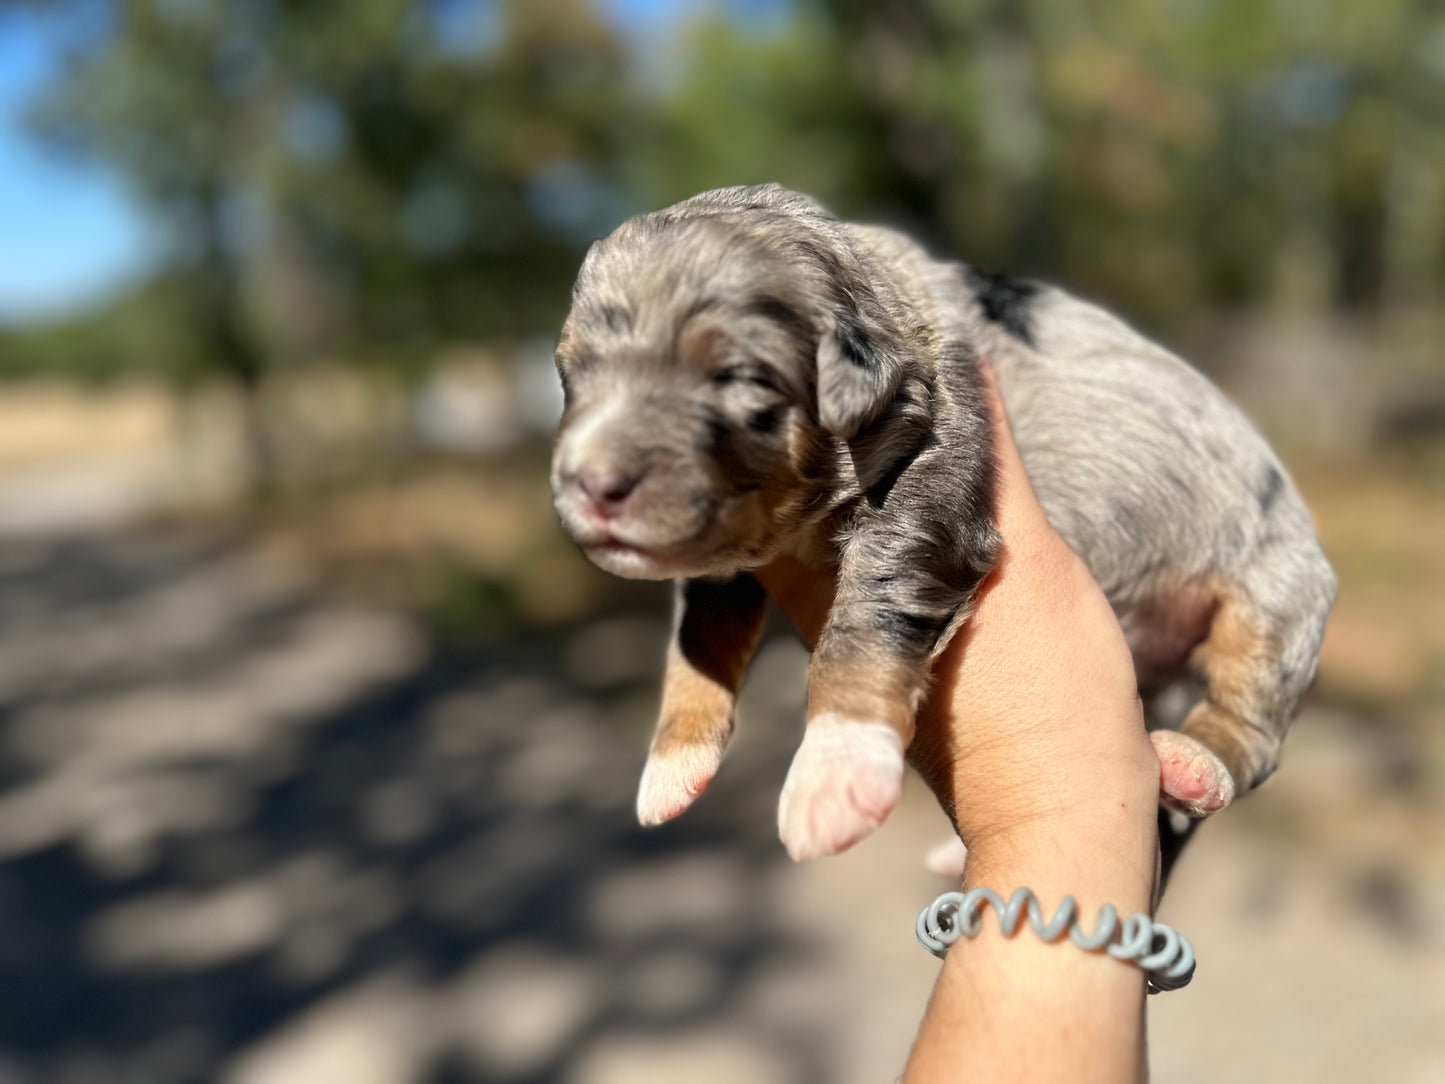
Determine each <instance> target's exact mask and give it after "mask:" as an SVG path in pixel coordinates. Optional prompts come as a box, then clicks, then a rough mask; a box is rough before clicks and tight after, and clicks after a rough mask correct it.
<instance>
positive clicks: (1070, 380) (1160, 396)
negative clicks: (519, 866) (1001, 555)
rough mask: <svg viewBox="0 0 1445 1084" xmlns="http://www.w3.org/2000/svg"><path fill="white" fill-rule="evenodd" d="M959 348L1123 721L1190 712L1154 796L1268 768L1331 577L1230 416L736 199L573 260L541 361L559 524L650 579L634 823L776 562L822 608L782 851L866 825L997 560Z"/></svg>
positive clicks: (1158, 370) (1152, 349)
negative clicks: (669, 598)
mask: <svg viewBox="0 0 1445 1084" xmlns="http://www.w3.org/2000/svg"><path fill="white" fill-rule="evenodd" d="M980 358H987V359H988V360H989V362H990V363H991V364H992V365H993V367H994V369H995V371H996V372H997V375H998V380H999V383H1000V386H1001V389H1002V393H1003V397H1004V401H1005V405H1006V407H1007V409H1008V412H1009V417H1010V421H1011V423H1012V426H1013V432H1014V438H1015V441H1016V442H1017V444H1018V447H1019V452H1020V455H1021V456H1022V458H1023V461H1024V465H1025V467H1026V469H1027V470H1028V473H1029V476H1030V478H1031V479H1032V481H1033V484H1034V487H1035V490H1036V491H1037V493H1038V497H1039V500H1040V502H1041V503H1042V505H1043V508H1044V511H1045V513H1046V514H1047V515H1048V518H1049V520H1050V522H1051V523H1052V524H1053V525H1054V527H1055V528H1056V529H1057V530H1058V531H1059V533H1060V534H1061V535H1062V536H1063V538H1064V539H1065V541H1066V542H1067V543H1068V544H1069V545H1070V546H1071V547H1072V548H1073V549H1074V551H1075V552H1076V553H1078V554H1079V556H1080V557H1081V558H1083V560H1084V561H1085V563H1086V564H1087V565H1088V567H1089V569H1090V571H1091V572H1092V573H1093V575H1094V577H1095V579H1097V580H1098V582H1099V584H1100V586H1101V587H1102V588H1103V589H1104V592H1105V593H1106V595H1107V596H1108V598H1109V600H1110V602H1111V603H1112V604H1113V606H1114V609H1115V612H1116V613H1117V615H1118V617H1119V620H1120V622H1121V624H1122V626H1123V628H1124V631H1125V633H1126V635H1127V637H1128V640H1129V644H1130V647H1131V649H1132V651H1133V653H1134V658H1135V663H1136V667H1137V669H1138V672H1139V677H1140V684H1141V691H1142V692H1143V693H1144V694H1145V696H1146V701H1147V700H1148V699H1149V698H1152V697H1153V696H1154V694H1161V693H1163V692H1164V691H1166V690H1169V689H1174V688H1178V687H1180V685H1181V683H1186V685H1187V687H1190V688H1194V689H1196V690H1197V694H1196V697H1195V699H1196V701H1197V702H1196V703H1194V704H1193V706H1192V707H1191V708H1189V710H1188V711H1187V712H1186V713H1185V714H1183V716H1182V718H1178V719H1174V720H1163V721H1164V722H1172V723H1175V724H1177V726H1176V729H1173V730H1168V731H1162V732H1160V733H1158V734H1156V746H1157V747H1158V748H1159V751H1160V755H1161V763H1162V771H1161V801H1162V803H1163V804H1164V805H1165V806H1166V808H1168V809H1172V810H1175V811H1179V812H1182V813H1184V814H1187V815H1188V816H1190V817H1200V816H1204V815H1206V814H1208V813H1211V812H1214V811H1215V810H1217V809H1219V808H1222V807H1223V806H1224V805H1226V804H1228V802H1229V801H1230V800H1232V798H1233V797H1234V796H1235V795H1237V794H1240V793H1243V792H1245V791H1247V790H1248V789H1250V788H1251V787H1253V786H1255V785H1257V784H1258V783H1259V782H1260V781H1261V780H1263V779H1264V778H1265V777H1266V776H1267V775H1268V774H1269V773H1270V772H1271V771H1272V770H1273V769H1274V767H1275V765H1276V763H1277V762H1278V758H1279V749H1280V743H1281V741H1282V740H1283V737H1284V733H1285V730H1286V728H1287V726H1288V724H1289V722H1290V719H1291V718H1292V716H1293V714H1294V711H1295V708H1296V705H1297V703H1298V701H1299V698H1300V696H1301V694H1302V693H1303V692H1304V690H1305V689H1306V688H1307V687H1308V686H1309V684H1310V683H1311V681H1312V680H1313V677H1314V672H1315V665H1316V658H1317V655H1318V651H1319V645H1320V639H1321V636H1322V633H1323V627H1324V620H1325V616H1326V614H1327V613H1328V611H1329V608H1330V606H1331V604H1332V601H1333V598H1334V593H1335V581H1334V577H1333V574H1332V573H1331V571H1330V568H1329V565H1328V563H1327V562H1326V560H1325V558H1324V555H1323V553H1322V552H1321V550H1320V547H1319V544H1318V541H1317V540H1316V538H1315V534H1314V530H1313V526H1312V524H1311V522H1310V518H1309V514H1308V512H1307V511H1306V509H1305V507H1304V505H1303V503H1302V501H1301V500H1300V498H1299V496H1298V494H1297V493H1296V491H1295V489H1294V487H1293V486H1292V484H1291V483H1290V481H1289V479H1288V476H1287V475H1286V473H1285V471H1284V469H1283V467H1282V466H1281V465H1280V463H1279V461H1278V460H1277V459H1276V457H1275V456H1274V454H1273V453H1272V452H1271V450H1270V449H1269V447H1268V446H1267V445H1266V443H1265V442H1264V440H1263V439H1262V438H1261V437H1260V436H1259V435H1258V433H1257V432H1256V431H1255V430H1254V429H1253V427H1252V426H1251V425H1250V424H1249V422H1248V421H1247V420H1246V419H1245V418H1244V417H1243V415H1241V414H1240V413H1239V411H1237V410H1236V409H1235V408H1234V407H1233V406H1231V405H1230V404H1229V403H1228V401H1227V400H1225V398H1224V397H1223V396H1222V395H1221V394H1220V393H1219V392H1218V391H1217V390H1216V389H1215V388H1214V387H1213V385H1211V384H1210V383H1209V382H1208V381H1207V380H1206V379H1205V378H1204V377H1203V376H1201V375H1200V374H1199V373H1197V372H1196V371H1195V370H1193V369H1191V368H1190V367H1189V366H1188V365H1187V364H1185V363H1184V362H1183V361H1181V360H1180V359H1178V358H1177V357H1175V356H1174V355H1172V354H1170V353H1168V352H1167V351H1165V350H1163V349H1162V348H1160V347H1158V346H1156V345H1154V344H1153V343H1150V342H1149V341H1148V340H1146V339H1144V338H1143V337H1141V336H1140V335H1139V334H1137V333H1136V332H1134V331H1133V330H1132V329H1130V328H1129V327H1128V326H1127V325H1125V324H1124V323H1122V322H1121V321H1119V320H1118V319H1116V318H1115V317H1113V316H1111V315H1110V314H1108V313H1107V312H1104V311H1103V310H1101V309H1099V308H1097V307H1096V306H1093V305H1090V304H1088V303H1086V302H1083V301H1080V300H1078V299H1076V298H1074V297H1071V296H1070V295H1068V294H1067V293H1065V292H1063V291H1062V290H1058V289H1055V288H1053V287H1049V286H1045V285H1042V284H1038V283H1033V282H1024V281H1020V280H1014V279H1008V278H1003V277H1000V276H993V275H988V274H985V273H983V272H980V271H978V270H977V269H974V268H972V267H970V266H968V265H966V264H961V263H955V262H946V261H940V260H936V259H934V258H932V257H930V256H929V255H928V254H927V253H926V252H924V251H923V250H922V249H921V248H919V247H918V246H917V245H916V244H914V243H913V242H912V241H910V240H909V239H908V238H906V237H904V236H903V235H901V234H899V233H896V232H894V231H891V230H887V229H883V228H880V227H874V226H860V225H854V224H849V223H843V222H840V221H838V220H837V219H835V218H833V217H832V216H831V215H829V214H828V213H827V212H826V211H825V210H823V208H822V207H820V206H819V205H818V204H817V203H815V202H814V201H813V200H811V199H809V198H808V197H806V196H803V195H800V194H798V193H795V192H791V191H788V190H786V189H783V188H780V187H778V186H776V185H762V186H748V187H738V188H727V189H720V190H717V191H712V192H705V193H703V194H701V195H699V196H695V197H693V198H692V199H689V200H686V201H684V202H682V203H679V204H676V205H674V206H672V207H669V208H666V209H664V210H661V211H656V212H653V213H651V214H646V215H641V216H638V217H637V218H634V219H631V220H629V221H627V222H625V223H623V225H622V226H620V227H619V228H618V229H617V230H616V231H615V232H614V233H612V234H611V235H610V236H608V237H606V238H604V239H602V240H601V241H598V242H597V243H596V244H594V245H593V246H592V248H591V250H590V251H589V252H588V254H587V257H586V260H585V261H584V263H583V266H582V269H581V271H580V273H579V275H578V279H577V284H576V287H575V288H574V291H573V303H572V310H571V313H570V315H569V316H568V318H567V321H566V323H565V325H564V327H563V330H562V335H561V339H560V343H559V346H558V351H557V365H558V372H559V374H560V375H561V379H562V384H563V388H564V393H565V397H566V407H565V410H564V414H563V418H562V422H561V425H560V427H559V431H558V437H557V444H556V448H555V453H554V457H553V469H552V487H553V494H554V499H555V503H556V506H557V509H558V512H559V515H560V517H561V519H562V522H563V525H564V526H565V528H566V529H567V531H568V532H569V533H570V534H571V535H572V537H573V538H574V539H575V540H576V541H577V542H578V543H579V544H580V545H581V546H582V547H583V549H584V551H585V552H586V553H587V554H588V556H589V557H590V558H591V559H592V560H594V561H595V562H596V563H597V564H599V565H600V566H601V567H603V568H605V569H608V570H609V571H612V572H614V573H617V574H619V575H624V576H632V577H643V578H673V579H676V580H677V581H678V594H677V597H678V611H677V621H676V625H675V634H674V637H673V643H672V645H671V647H670V649H669V653H668V665H667V671H666V676H665V680H664V691H663V698H662V712H661V717H660V719H659V723H658V728H657V734H656V737H655V739H654V741H653V745H652V750H651V754H650V757H649V761H648V765H647V768H646V770H645V772H644V777H643V783H642V787H641V790H640V793H639V796H638V815H639V817H640V819H641V820H642V821H643V822H644V823H658V822H660V821H662V820H666V819H668V818H669V817H672V816H675V815H677V814H678V813H680V812H681V811H682V810H683V809H685V808H686V807H687V805H689V804H690V803H691V801H692V800H693V799H694V798H695V797H696V795H697V794H698V793H700V792H701V791H702V789H703V788H704V787H705V786H706V785H707V782H708V780H709V779H710V778H711V776H712V774H713V773H714V772H715V771H716V770H717V766H718V763H719V762H720V760H721V757H722V753H723V751H724V749H725V748H726V744H727V741H728V738H729V736H730V735H731V733H732V728H733V711H734V704H735V699H736V694H737V690H738V687H739V685H740V683H741V681H742V677H743V673H744V671H745V669H746V666H747V662H748V659H749V657H750V655H751V653H752V651H753V650H754V648H755V647H756V644H757V639H758V635H759V631H760V629H761V626H762V621H763V616H764V611H765V598H764V594H763V592H762V590H761V589H760V588H759V587H758V585H757V583H756V581H755V580H754V579H753V578H752V577H751V576H749V575H748V570H749V569H754V568H757V567H759V566H761V565H762V564H765V563H766V562H768V561H769V560H771V559H772V558H773V557H775V556H777V555H778V554H781V553H784V552H787V553H791V554H794V555H796V556H798V557H799V558H801V559H802V560H804V561H805V562H808V563H810V564H813V565H815V566H819V567H827V568H832V569H836V573H837V594H836V597H835V599H834V602H833V605H832V608H831V610H830V612H829V614H828V617H827V620H826V622H825V624H824V628H823V632H822V634H821V636H820V637H819V639H818V642H817V644H816V645H815V647H814V651H813V656H812V661H811V663H810V670H809V680H808V720H809V724H808V728H807V730H806V731H805V735H804V740H803V743H802V746H801V747H800V749H799V751H798V753H797V756H796V757H795V760H794V762H793V765H792V768H791V769H790V772H789V777H788V780H787V783H786V785H785V788H784V795H783V800H782V803H781V807H780V816H779V827H780V832H781V835H782V838H783V841H784V843H785V844H786V845H787V847H788V850H789V852H790V853H791V854H792V855H793V856H794V857H795V858H806V857H813V856H816V855H822V854H829V853H835V852H837V851H839V850H842V849H844V848H846V847H847V846H850V845H851V844H852V843H854V842H856V841H857V840H858V839H860V838H862V837H863V836H864V835H866V834H867V833H868V832H869V831H871V830H872V829H873V828H874V827H876V826H877V824H878V823H880V822H881V821H882V820H883V818H884V817H886V816H887V814H888V812H889V810H890V809H891V808H892V805H893V804H894V803H895V802H896V801H897V797H898V786H899V781H900V779H901V775H902V771H903V753H904V751H905V750H906V748H907V746H908V743H909V741H910V739H911V738H912V734H913V719H914V713H915V711H916V709H917V707H918V704H919V702H920V700H921V698H922V696H923V693H924V691H925V688H926V681H927V673H928V668H929V663H930V661H931V659H932V658H933V657H934V656H935V655H936V654H937V653H938V651H940V650H941V649H942V648H943V647H944V646H945V645H946V644H947V642H948V640H949V638H950V637H951V636H952V634H953V632H954V631H955V630H956V629H957V628H958V626H959V624H960V623H961V622H962V621H964V620H966V618H967V616H968V613H969V607H970V604H971V602H972V599H973V596H974V593H975V591H976V590H977V588H978V585H979V584H980V582H981V581H982V580H983V578H984V577H985V576H986V575H987V574H988V572H989V571H990V570H991V569H992V567H993V564H994V561H995V558H996V555H997V552H998V546H999V540H998V537H997V534H996V532H995V531H994V528H993V511H994V504H993V499H994V498H993V456H992V450H991V448H990V443H989V442H990V429H989V424H988V418H987V412H986V408H985V406H984V403H983V399H982V395H981V387H980V376H979V369H978V362H979V359H980ZM1160 702H1161V703H1163V699H1162V698H1161V700H1160ZM1157 714H1159V713H1156V715H1157ZM1159 721H1161V720H1159V719H1156V720H1155V722H1159Z"/></svg>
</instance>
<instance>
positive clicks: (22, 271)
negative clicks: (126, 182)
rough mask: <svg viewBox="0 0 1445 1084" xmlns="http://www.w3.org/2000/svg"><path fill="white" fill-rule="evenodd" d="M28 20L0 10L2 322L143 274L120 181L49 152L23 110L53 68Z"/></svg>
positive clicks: (52, 52)
mask: <svg viewBox="0 0 1445 1084" xmlns="http://www.w3.org/2000/svg"><path fill="white" fill-rule="evenodd" d="M56 62H57V43H56V42H55V41H54V40H53V38H52V37H51V36H50V35H48V34H47V33H46V28H45V26H44V24H43V23H42V22H41V21H40V20H39V19H38V18H37V17H36V16H34V15H33V14H29V13H26V12H24V11H20V10H16V9H14V8H0V322H4V323H13V322H16V321H21V320H27V319H43V318H44V317H46V316H50V315H56V314H59V313H62V312H65V311H68V310H74V309H76V308H81V307H84V306H85V305H86V304H88V303H91V302H93V301H95V300H97V299H98V298H100V297H103V296H104V295H106V294H107V293H110V292H112V291H114V290H115V289H117V288H118V287H119V286H120V284H122V283H123V282H125V281H127V280H129V279H132V278H134V277H135V276H136V275H137V274H139V273H143V271H144V269H145V267H146V265H147V260H148V258H149V256H150V251H151V245H150V241H149V237H148V231H147V230H146V228H145V224H144V222H143V220H142V218H141V216H140V214H139V213H138V212H137V210H136V208H135V206H134V204H133V203H132V201H131V200H130V199H128V198H127V196H126V193H125V189H124V187H123V186H122V185H121V184H120V183H119V181H118V180H117V179H116V178H114V177H112V176H109V175H108V174H106V173H105V172H104V171H102V170H98V169H96V168H95V167H94V166H88V165H86V164H84V163H80V162H74V161H69V160H66V159H64V158H61V157H59V156H56V155H54V154H52V153H49V152H47V151H46V149H45V148H43V147H41V146H39V145H38V144H37V143H36V142H35V141H34V140H33V139H32V138H31V137H30V136H29V135H28V133H26V131H25V130H24V126H23V120H22V113H23V111H24V110H25V108H26V106H27V105H28V104H29V102H30V100H31V99H32V97H33V96H34V93H35V91H36V89H37V88H38V87H40V86H41V85H42V84H43V83H44V82H45V81H46V80H47V79H49V78H50V77H51V75H52V74H53V72H54V69H55V65H56Z"/></svg>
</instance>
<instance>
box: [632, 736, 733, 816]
mask: <svg viewBox="0 0 1445 1084" xmlns="http://www.w3.org/2000/svg"><path fill="white" fill-rule="evenodd" d="M721 763H722V750H721V749H718V748H716V747H714V746H711V745H704V744H701V743H698V744H692V745H679V746H673V747H671V748H669V749H668V750H667V751H666V752H665V753H658V752H652V753H649V754H648V757H647V765H646V766H645V767H644V768H643V769H642V782H641V783H639V784H638V787H637V819H638V821H639V822H640V823H642V824H644V825H647V826H648V827H649V828H650V827H652V826H653V825H656V824H661V823H662V822H663V821H670V820H672V818H673V817H675V816H677V815H678V814H679V813H681V812H682V811H683V810H684V809H686V808H687V807H688V806H690V805H692V803H693V802H694V801H695V800H696V799H697V796H698V795H699V794H701V793H702V792H703V791H705V790H707V785H708V784H709V783H710V782H712V777H713V776H714V775H716V774H717V769H718V765H719V764H721Z"/></svg>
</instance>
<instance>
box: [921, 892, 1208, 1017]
mask: <svg viewBox="0 0 1445 1084" xmlns="http://www.w3.org/2000/svg"><path fill="white" fill-rule="evenodd" d="M984 902H987V903H989V904H990V905H991V906H992V907H993V910H994V913H995V914H996V915H998V924H999V928H1000V929H1002V930H1003V934H1004V936H1005V937H1012V936H1013V935H1014V934H1015V933H1016V932H1017V931H1018V928H1019V922H1020V921H1021V920H1022V918H1023V912H1024V909H1025V908H1027V909H1028V914H1029V925H1030V926H1032V927H1033V928H1034V933H1036V934H1038V936H1039V939H1040V940H1043V941H1057V940H1058V939H1059V938H1060V937H1061V936H1062V935H1063V932H1064V931H1065V930H1066V929H1067V930H1068V932H1069V940H1070V941H1072V942H1073V943H1074V944H1076V945H1078V946H1079V948H1081V949H1084V950H1085V951H1086V952H1098V951H1099V950H1100V949H1103V950H1104V951H1105V952H1107V953H1108V954H1109V955H1110V956H1112V957H1114V959H1116V960H1127V961H1129V962H1130V963H1133V964H1137V965H1138V966H1139V968H1140V969H1142V970H1143V971H1144V973H1145V974H1146V975H1148V976H1149V992H1150V993H1151V994H1157V993H1158V992H1159V991H1160V990H1178V989H1179V988H1180V987H1181V986H1188V985H1189V980H1190V979H1192V978H1193V977H1194V947H1193V946H1192V945H1190V943H1189V939H1188V938H1187V937H1185V936H1184V935H1183V934H1181V933H1179V932H1178V931H1176V930H1175V929H1174V928H1173V927H1172V926H1168V925H1165V924H1164V923H1163V922H1155V921H1154V920H1153V919H1152V918H1150V917H1149V916H1148V915H1146V914H1143V913H1142V912H1136V913H1135V914H1132V915H1130V916H1128V917H1127V918H1126V919H1124V921H1123V922H1122V923H1121V922H1120V921H1119V912H1118V911H1116V910H1115V909H1114V907H1113V905H1112V904H1107V903H1106V904H1104V906H1103V907H1101V908H1099V917H1098V918H1097V920H1095V923H1094V932H1093V933H1085V932H1084V930H1083V927H1082V926H1081V925H1080V924H1079V921H1078V915H1077V913H1076V912H1077V910H1078V909H1077V907H1076V905H1075V904H1074V897H1073V896H1065V897H1064V898H1063V900H1062V901H1061V902H1060V903H1059V909H1058V910H1057V911H1055V912H1054V917H1053V918H1051V919H1049V920H1048V921H1047V922H1045V921H1044V915H1043V909H1042V908H1041V907H1040V906H1039V901H1038V897H1036V896H1035V895H1034V893H1033V889H1031V888H1016V889H1014V893H1013V895H1012V896H1010V897H1009V900H1008V903H1007V904H1005V903H1004V901H1003V897H1002V896H1000V895H999V894H998V893H997V892H995V891H994V890H993V889H991V888H974V889H970V890H969V891H968V892H945V893H944V894H943V895H941V896H939V897H938V899H936V900H934V901H933V902H932V903H930V904H929V905H928V906H927V907H925V908H924V909H923V910H922V911H920V912H919V913H918V925H917V933H918V943H919V944H920V945H922V946H923V947H924V948H926V949H927V950H928V951H929V952H931V953H933V955H935V956H937V957H938V958H939V959H943V957H944V956H945V955H947V954H948V949H949V946H950V945H952V944H953V943H954V942H955V941H957V940H958V939H959V938H960V937H976V936H977V935H978V931H979V930H981V929H982V928H983V913H982V910H981V907H980V905H981V904H982V903H984ZM1116 932H1117V933H1118V937H1117V938H1116V937H1115V933H1116Z"/></svg>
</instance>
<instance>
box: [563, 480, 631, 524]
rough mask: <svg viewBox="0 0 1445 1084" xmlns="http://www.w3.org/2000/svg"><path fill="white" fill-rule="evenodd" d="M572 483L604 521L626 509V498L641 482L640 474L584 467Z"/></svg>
mask: <svg viewBox="0 0 1445 1084" xmlns="http://www.w3.org/2000/svg"><path fill="white" fill-rule="evenodd" d="M574 481H575V484H576V486H577V488H578V489H579V490H581V492H582V496H583V497H585V498H586V499H587V502H588V504H589V505H590V506H591V507H592V508H593V509H594V510H595V511H596V512H597V513H598V514H599V515H601V516H602V517H603V518H604V519H610V518H612V517H613V516H616V515H618V514H619V513H621V512H622V510H623V509H624V508H625V507H626V505H627V498H628V497H630V496H631V495H632V494H633V492H634V491H635V490H636V489H637V483H639V482H640V481H642V472H641V471H625V470H622V469H620V468H617V467H584V468H583V469H582V470H579V471H578V472H577V473H576V475H575V476H574Z"/></svg>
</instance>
